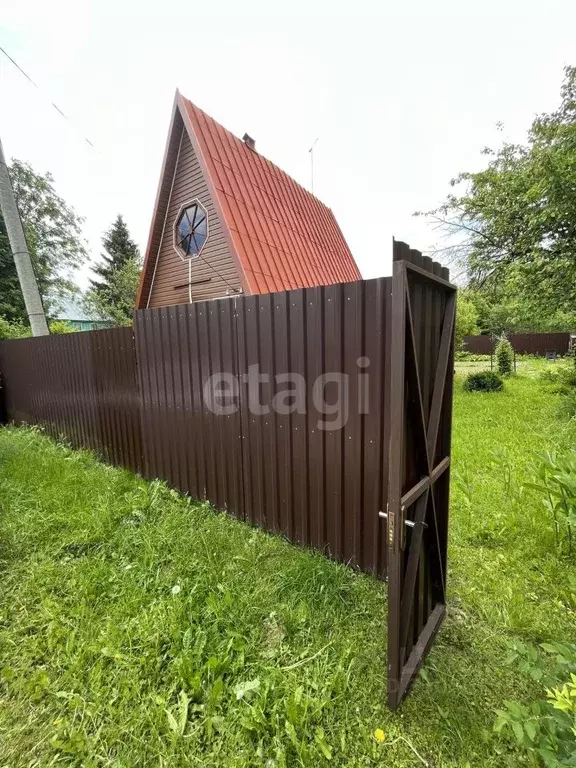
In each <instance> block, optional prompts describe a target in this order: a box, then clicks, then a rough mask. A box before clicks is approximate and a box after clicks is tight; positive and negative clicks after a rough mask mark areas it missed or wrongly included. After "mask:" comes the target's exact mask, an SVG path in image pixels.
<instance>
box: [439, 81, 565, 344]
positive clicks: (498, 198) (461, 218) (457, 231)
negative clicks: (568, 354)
mask: <svg viewBox="0 0 576 768" xmlns="http://www.w3.org/2000/svg"><path fill="white" fill-rule="evenodd" d="M484 153H485V154H486V156H487V157H488V158H489V161H488V165H487V167H486V168H484V170H481V171H479V172H477V173H470V172H464V173H461V174H459V175H458V176H457V177H456V178H455V179H454V180H453V181H452V182H451V184H452V186H453V187H458V188H459V189H458V193H453V194H450V195H449V196H448V197H447V199H446V201H445V202H444V203H443V205H441V206H440V207H439V208H437V209H436V210H434V211H430V212H429V214H427V215H429V216H430V217H431V218H432V220H433V221H434V222H436V223H437V224H439V225H440V226H441V227H442V228H443V229H444V230H445V231H446V232H447V233H448V234H451V235H455V238H456V243H455V244H454V245H453V247H452V249H451V250H452V257H453V258H455V259H456V260H457V261H459V263H460V264H461V265H462V266H463V267H464V268H465V270H466V273H467V275H468V278H469V281H470V285H471V286H472V287H474V288H476V289H479V290H481V291H482V292H484V294H485V295H487V296H489V295H490V294H491V293H497V294H500V297H502V298H504V302H505V304H507V303H508V302H509V301H510V299H511V298H518V299H520V301H521V303H522V306H523V314H524V316H525V317H527V318H528V320H529V318H530V316H532V317H533V318H534V320H535V321H536V322H537V321H538V319H539V318H544V317H546V315H547V314H550V315H558V313H560V314H561V313H564V314H565V315H566V316H570V317H572V318H574V307H575V306H576V196H575V195H574V194H573V190H574V189H575V188H576V67H570V66H569V67H566V68H565V76H564V82H563V85H562V89H561V102H560V106H559V107H558V109H557V110H556V111H554V112H552V113H550V114H541V115H538V116H537V117H536V118H535V119H534V121H533V123H532V126H531V128H530V131H529V133H528V137H527V141H526V143H525V144H511V143H504V144H503V145H502V146H501V147H500V148H499V149H497V150H491V149H486V150H484ZM444 255H445V254H444ZM532 329H534V327H533V326H532ZM488 330H501V329H499V328H496V329H488ZM506 330H507V329H506Z"/></svg>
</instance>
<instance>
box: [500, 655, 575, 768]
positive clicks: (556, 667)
mask: <svg viewBox="0 0 576 768" xmlns="http://www.w3.org/2000/svg"><path fill="white" fill-rule="evenodd" d="M511 651H512V652H511V654H510V655H509V657H508V659H507V663H508V664H514V665H515V666H518V668H519V669H520V670H521V671H522V672H524V673H525V674H527V675H529V676H530V677H531V678H532V679H533V680H536V681H538V682H539V683H540V684H541V685H542V686H543V688H544V689H545V691H546V698H542V699H540V700H539V701H536V702H533V703H532V704H530V705H528V706H526V705H524V704H521V703H519V702H517V701H506V702H504V707H505V709H500V710H498V711H497V715H498V719H497V720H496V724H495V726H494V729H495V730H496V731H497V732H498V733H503V734H506V735H507V736H509V737H510V738H513V740H514V741H516V742H517V744H518V745H519V746H520V747H521V748H522V749H523V750H524V751H525V752H527V753H528V754H529V755H530V756H532V757H533V758H534V759H535V760H537V761H538V765H541V764H542V763H543V764H544V765H545V766H546V768H557V767H559V766H563V765H576V740H575V738H574V735H575V734H574V724H575V723H576V645H573V644H570V643H562V644H560V643H555V644H552V643H542V644H541V646H540V648H535V647H534V646H532V645H524V643H521V642H519V641H516V642H515V643H514V644H513V646H512V649H511ZM542 651H544V652H545V654H546V656H545V655H544V654H543V653H542Z"/></svg>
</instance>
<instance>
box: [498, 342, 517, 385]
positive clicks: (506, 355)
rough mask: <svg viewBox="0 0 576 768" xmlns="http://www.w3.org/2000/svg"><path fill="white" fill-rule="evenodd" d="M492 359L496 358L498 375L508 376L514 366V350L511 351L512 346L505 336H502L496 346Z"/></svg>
mask: <svg viewBox="0 0 576 768" xmlns="http://www.w3.org/2000/svg"><path fill="white" fill-rule="evenodd" d="M494 357H495V358H496V367H497V368H498V373H499V374H500V375H501V376H510V374H511V373H512V368H513V365H514V350H513V349H512V344H510V342H509V341H508V339H507V338H506V337H505V336H502V338H501V339H500V340H499V341H498V344H496V349H495V350H494Z"/></svg>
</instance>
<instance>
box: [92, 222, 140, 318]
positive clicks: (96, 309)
mask: <svg viewBox="0 0 576 768" xmlns="http://www.w3.org/2000/svg"><path fill="white" fill-rule="evenodd" d="M102 244H103V246H104V249H105V253H103V254H102V261H101V262H100V263H99V264H97V265H96V266H95V267H93V268H92V270H93V272H94V273H95V274H96V275H97V277H98V278H99V279H94V280H91V281H90V282H91V288H90V289H89V290H88V291H87V293H86V295H85V297H84V308H85V310H86V311H87V312H88V313H89V314H92V315H94V316H95V317H98V318H100V319H102V320H111V321H112V322H113V323H115V324H116V325H130V323H131V322H132V313H133V312H134V309H135V305H136V293H137V290H138V281H139V277H140V268H141V261H140V252H139V250H138V246H137V245H136V243H135V242H134V240H132V238H131V237H130V233H129V231H128V227H127V226H126V223H125V221H124V219H123V218H122V216H121V215H120V214H119V215H118V216H117V217H116V220H115V221H114V223H113V224H112V226H111V227H110V229H109V230H108V231H107V232H106V233H105V234H104V237H103V238H102Z"/></svg>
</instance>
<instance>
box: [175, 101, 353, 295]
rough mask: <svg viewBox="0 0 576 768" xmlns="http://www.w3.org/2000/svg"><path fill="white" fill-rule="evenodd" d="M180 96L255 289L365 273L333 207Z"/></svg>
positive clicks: (263, 290)
mask: <svg viewBox="0 0 576 768" xmlns="http://www.w3.org/2000/svg"><path fill="white" fill-rule="evenodd" d="M178 101H179V105H180V108H181V109H184V110H185V112H186V116H187V117H188V120H186V119H185V124H186V125H187V127H188V130H189V131H190V130H192V131H193V132H194V137H195V139H196V142H194V141H193V143H196V144H197V146H198V147H199V148H200V151H201V153H202V155H203V158H204V162H205V164H206V167H207V170H208V173H209V174H210V176H211V180H212V186H213V187H214V189H215V192H216V195H217V197H218V200H219V203H220V208H221V210H222V214H223V216H224V219H225V223H226V225H227V227H228V229H229V231H230V235H231V239H232V245H233V247H234V249H235V251H236V255H237V257H238V261H239V263H240V266H241V268H242V270H243V272H244V281H245V284H246V288H247V291H248V292H249V293H269V292H272V291H283V290H290V289H292V288H303V287H306V286H313V285H329V284H331V283H343V282H348V281H351V280H360V279H362V276H361V274H360V271H359V269H358V267H357V266H356V262H355V261H354V257H353V256H352V254H351V253H350V249H349V248H348V245H347V244H346V241H345V240H344V237H343V235H342V232H341V231H340V227H339V226H338V223H337V221H336V219H335V218H334V214H333V213H332V211H331V210H330V208H328V207H327V206H325V205H324V203H321V202H320V200H318V198H317V197H314V195H312V194H310V192H308V191H307V190H306V189H304V188H303V187H302V186H300V184H298V183H297V182H296V181H294V179H292V178H291V177H290V176H288V174H287V173H285V172H284V171H282V170H280V168H278V167H277V166H276V165H274V163H271V162H270V161H269V160H267V159H266V158H265V157H263V156H262V155H260V154H258V152H256V151H254V150H252V149H250V148H249V147H248V146H247V145H246V144H245V143H244V142H243V141H241V140H240V139H238V138H236V136H234V135H233V134H232V133H230V131H227V130H226V129H225V128H223V127H222V126H221V125H220V124H219V123H217V122H216V121H215V120H213V119H212V118H211V117H209V116H208V115H207V114H206V113H205V112H203V111H202V110H201V109H199V108H198V107H197V106H195V105H194V104H192V102H191V101H188V99H185V98H183V97H182V96H180V97H179V99H178ZM191 138H192V137H191Z"/></svg>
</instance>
